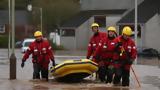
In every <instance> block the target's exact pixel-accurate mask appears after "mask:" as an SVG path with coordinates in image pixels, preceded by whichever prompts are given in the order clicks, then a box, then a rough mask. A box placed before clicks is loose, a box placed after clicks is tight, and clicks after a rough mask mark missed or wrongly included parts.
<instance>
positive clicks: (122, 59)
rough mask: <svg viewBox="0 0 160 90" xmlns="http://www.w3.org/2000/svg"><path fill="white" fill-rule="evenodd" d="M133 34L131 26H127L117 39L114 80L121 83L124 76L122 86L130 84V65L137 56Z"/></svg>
mask: <svg viewBox="0 0 160 90" xmlns="http://www.w3.org/2000/svg"><path fill="white" fill-rule="evenodd" d="M131 35H132V30H131V28H130V27H129V26H125V27H124V28H123V30H122V35H121V36H119V37H117V38H116V39H115V42H116V49H115V52H116V53H115V56H114V64H115V65H114V67H115V77H114V81H113V83H114V84H115V85H120V81H121V78H122V86H127V87H128V86H129V77H130V67H131V65H132V64H133V61H134V60H135V59H136V56H137V50H136V46H135V43H134V41H133V40H132V39H131V38H130V36H131Z"/></svg>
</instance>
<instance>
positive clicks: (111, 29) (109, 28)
mask: <svg viewBox="0 0 160 90" xmlns="http://www.w3.org/2000/svg"><path fill="white" fill-rule="evenodd" d="M107 30H108V31H113V32H116V28H115V27H113V26H110V27H108V28H107Z"/></svg>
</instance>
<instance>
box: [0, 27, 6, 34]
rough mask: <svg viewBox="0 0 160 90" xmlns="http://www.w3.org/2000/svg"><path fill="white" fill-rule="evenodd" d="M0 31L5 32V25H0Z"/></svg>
mask: <svg viewBox="0 0 160 90" xmlns="http://www.w3.org/2000/svg"><path fill="white" fill-rule="evenodd" d="M0 33H5V25H0Z"/></svg>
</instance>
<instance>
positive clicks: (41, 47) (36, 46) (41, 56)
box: [22, 40, 54, 69]
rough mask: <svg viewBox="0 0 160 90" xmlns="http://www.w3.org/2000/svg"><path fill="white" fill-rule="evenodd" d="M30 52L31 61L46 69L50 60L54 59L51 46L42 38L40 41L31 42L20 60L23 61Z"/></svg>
mask: <svg viewBox="0 0 160 90" xmlns="http://www.w3.org/2000/svg"><path fill="white" fill-rule="evenodd" d="M30 54H32V62H33V63H38V64H39V65H41V66H42V67H43V68H46V69H48V64H49V62H50V60H54V56H53V52H52V48H51V46H50V44H49V42H48V41H47V40H42V41H41V42H36V41H34V42H32V43H31V44H30V45H29V48H28V49H27V52H26V53H25V54H24V56H23V59H22V60H23V61H24V62H25V61H26V60H27V59H28V57H29V55H30Z"/></svg>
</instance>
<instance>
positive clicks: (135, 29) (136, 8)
mask: <svg viewBox="0 0 160 90" xmlns="http://www.w3.org/2000/svg"><path fill="white" fill-rule="evenodd" d="M137 23H138V7H137V0H135V24H134V37H135V44H136V46H138V44H137ZM135 64H137V58H136V60H135Z"/></svg>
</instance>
